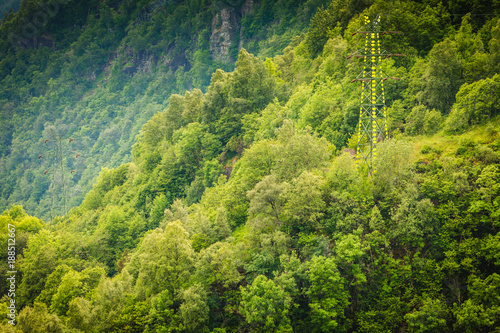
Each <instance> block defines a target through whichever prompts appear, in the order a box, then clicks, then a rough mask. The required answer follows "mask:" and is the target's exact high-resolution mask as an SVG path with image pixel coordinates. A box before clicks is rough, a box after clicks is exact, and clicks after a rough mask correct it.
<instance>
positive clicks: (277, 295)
mask: <svg viewBox="0 0 500 333" xmlns="http://www.w3.org/2000/svg"><path fill="white" fill-rule="evenodd" d="M240 307H241V311H242V313H243V315H244V316H245V318H246V321H247V323H248V324H250V327H251V329H252V331H255V332H292V327H291V326H290V319H289V318H288V314H289V312H290V307H291V298H290V296H289V295H288V294H287V293H286V292H285V291H284V290H283V289H282V288H281V287H280V286H278V285H276V283H275V282H274V281H273V280H268V279H267V278H266V277H265V276H263V275H259V276H257V277H256V278H255V280H254V281H253V283H252V284H251V285H250V286H248V287H245V288H243V287H242V288H241V303H240Z"/></svg>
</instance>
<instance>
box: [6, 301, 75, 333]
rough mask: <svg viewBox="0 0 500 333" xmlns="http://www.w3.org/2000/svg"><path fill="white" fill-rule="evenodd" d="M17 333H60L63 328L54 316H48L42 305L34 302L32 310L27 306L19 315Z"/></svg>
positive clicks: (63, 330)
mask: <svg viewBox="0 0 500 333" xmlns="http://www.w3.org/2000/svg"><path fill="white" fill-rule="evenodd" d="M16 326H17V327H18V331H20V332H23V333H62V332H65V326H64V324H63V323H62V322H61V320H60V319H59V318H58V317H57V316H56V315H55V314H50V313H49V311H48V310H47V306H46V305H45V304H44V303H39V302H35V304H34V306H33V308H31V307H29V306H27V307H25V308H24V309H23V310H22V311H21V312H20V313H19V319H18V324H17V325H16Z"/></svg>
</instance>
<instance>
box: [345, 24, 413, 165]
mask: <svg viewBox="0 0 500 333" xmlns="http://www.w3.org/2000/svg"><path fill="white" fill-rule="evenodd" d="M364 21H365V25H364V26H363V27H361V28H360V29H359V30H357V31H356V32H355V33H353V34H352V35H353V36H354V35H355V34H365V46H364V48H363V49H362V50H360V51H357V52H355V53H354V54H352V55H350V56H349V57H347V59H350V58H351V57H355V58H363V62H364V67H363V71H362V72H361V73H360V74H359V75H358V76H357V77H356V78H355V79H354V80H352V81H351V83H353V82H356V81H361V105H360V109H359V123H358V126H357V127H358V128H357V135H358V140H357V147H356V167H357V168H358V169H359V168H360V167H361V166H362V165H363V164H364V165H366V166H367V167H368V173H369V174H372V173H373V172H374V171H375V170H374V166H373V160H374V159H375V158H376V156H377V143H378V142H380V141H384V140H385V139H387V138H388V137H389V134H388V131H387V122H386V118H387V110H386V106H385V94H384V81H386V80H387V79H389V77H387V76H386V75H385V74H384V73H383V72H382V69H381V64H382V59H384V58H389V57H391V56H404V55H402V54H391V53H388V52H386V51H385V50H381V49H380V37H381V36H383V35H385V34H393V33H399V32H398V31H384V32H381V28H380V17H378V16H377V18H376V19H375V20H374V21H370V19H369V18H368V16H365V17H364ZM390 79H394V80H399V78H390Z"/></svg>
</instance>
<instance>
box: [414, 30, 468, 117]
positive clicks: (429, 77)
mask: <svg viewBox="0 0 500 333" xmlns="http://www.w3.org/2000/svg"><path fill="white" fill-rule="evenodd" d="M457 53H458V50H457V46H456V43H455V42H453V41H451V40H450V39H445V40H444V41H442V42H440V43H438V44H435V45H434V46H433V48H432V50H431V51H430V53H429V63H428V64H427V68H426V70H425V72H424V74H423V76H422V78H421V84H422V93H421V101H422V102H423V103H424V104H426V105H427V106H428V107H430V108H433V109H436V110H439V111H440V112H441V113H442V114H447V113H449V111H450V109H451V107H452V105H453V103H454V102H455V94H456V93H457V91H458V89H459V88H460V85H461V73H462V69H463V64H462V63H461V61H460V60H459V59H458V57H457Z"/></svg>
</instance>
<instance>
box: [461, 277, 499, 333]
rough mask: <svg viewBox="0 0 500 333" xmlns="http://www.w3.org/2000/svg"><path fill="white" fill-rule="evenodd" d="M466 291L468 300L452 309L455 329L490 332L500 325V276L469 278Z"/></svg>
mask: <svg viewBox="0 0 500 333" xmlns="http://www.w3.org/2000/svg"><path fill="white" fill-rule="evenodd" d="M468 290H469V293H470V298H469V299H468V300H466V301H465V302H464V303H463V304H462V305H461V306H460V307H458V306H456V304H455V307H454V311H453V312H454V314H455V316H456V320H457V321H456V324H455V329H457V330H460V331H462V332H467V333H469V332H470V333H472V332H481V331H486V330H491V329H494V328H496V327H498V325H499V323H500V292H499V290H500V275H498V274H496V273H493V274H492V275H490V276H488V277H486V278H485V279H481V278H479V277H476V276H471V277H470V280H469V286H468Z"/></svg>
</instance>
